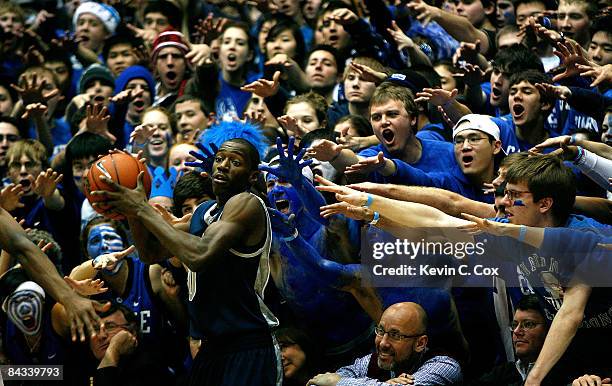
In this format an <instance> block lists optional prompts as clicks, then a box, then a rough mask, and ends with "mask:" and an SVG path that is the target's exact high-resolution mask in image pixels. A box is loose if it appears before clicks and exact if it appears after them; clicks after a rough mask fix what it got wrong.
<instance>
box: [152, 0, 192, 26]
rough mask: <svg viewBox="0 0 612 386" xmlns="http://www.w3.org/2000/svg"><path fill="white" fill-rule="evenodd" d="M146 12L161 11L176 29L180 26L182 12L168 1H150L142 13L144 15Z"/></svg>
mask: <svg viewBox="0 0 612 386" xmlns="http://www.w3.org/2000/svg"><path fill="white" fill-rule="evenodd" d="M147 13H161V14H162V15H164V16H165V17H167V18H168V23H169V24H170V25H171V26H172V27H173V28H174V29H175V30H177V31H178V30H180V29H181V27H182V24H183V13H182V12H181V10H180V9H179V8H178V7H177V6H176V5H174V4H173V3H172V2H170V1H165V0H161V1H150V2H149V3H148V4H147V6H146V7H145V10H144V12H143V13H142V15H143V16H146V15H147Z"/></svg>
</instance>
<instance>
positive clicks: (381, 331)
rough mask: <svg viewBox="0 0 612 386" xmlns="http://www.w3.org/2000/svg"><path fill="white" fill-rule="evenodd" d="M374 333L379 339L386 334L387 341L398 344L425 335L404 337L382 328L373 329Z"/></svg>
mask: <svg viewBox="0 0 612 386" xmlns="http://www.w3.org/2000/svg"><path fill="white" fill-rule="evenodd" d="M374 333H375V334H376V335H378V336H380V337H383V336H385V334H387V335H388V336H389V339H391V340H392V341H395V342H399V341H401V340H403V339H410V338H416V337H419V336H422V335H425V333H424V332H423V333H420V334H415V335H404V334H400V333H399V332H397V331H385V329H384V328H382V327H381V326H376V327H375V328H374Z"/></svg>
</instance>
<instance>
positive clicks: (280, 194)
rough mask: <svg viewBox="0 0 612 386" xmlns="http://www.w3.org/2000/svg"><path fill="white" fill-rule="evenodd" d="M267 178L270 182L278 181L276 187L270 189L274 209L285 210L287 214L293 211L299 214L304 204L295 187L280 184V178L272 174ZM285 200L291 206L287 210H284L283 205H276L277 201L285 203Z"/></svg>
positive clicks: (269, 197)
mask: <svg viewBox="0 0 612 386" xmlns="http://www.w3.org/2000/svg"><path fill="white" fill-rule="evenodd" d="M266 180H267V181H268V182H269V183H270V181H275V182H277V183H275V184H274V187H273V188H272V189H270V191H269V192H268V201H270V205H271V206H272V207H273V208H274V209H277V210H279V211H281V212H284V213H285V214H287V215H289V214H292V213H293V214H295V215H296V216H297V215H298V214H299V212H300V211H301V210H302V209H303V207H304V204H303V203H302V200H301V199H300V197H299V196H298V194H297V192H296V190H295V188H294V187H293V186H291V185H289V186H283V185H279V184H278V179H277V178H276V177H275V176H274V175H272V174H269V175H268V178H266ZM284 200H286V201H288V204H289V207H288V209H287V210H284V206H281V209H279V208H278V207H277V206H276V203H277V201H278V202H279V204H280V203H283V204H284V202H283V201H284Z"/></svg>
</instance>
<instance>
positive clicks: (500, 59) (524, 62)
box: [493, 44, 544, 74]
mask: <svg viewBox="0 0 612 386" xmlns="http://www.w3.org/2000/svg"><path fill="white" fill-rule="evenodd" d="M493 67H497V68H499V69H501V70H502V72H508V73H511V74H514V73H517V72H521V71H526V70H537V71H540V72H542V73H544V65H543V64H542V60H541V59H540V58H539V57H538V56H537V55H536V54H535V53H534V52H533V51H532V50H531V48H528V47H526V46H524V45H522V44H515V45H513V46H511V47H508V48H507V49H504V50H501V51H499V52H498V53H497V55H495V58H494V59H493Z"/></svg>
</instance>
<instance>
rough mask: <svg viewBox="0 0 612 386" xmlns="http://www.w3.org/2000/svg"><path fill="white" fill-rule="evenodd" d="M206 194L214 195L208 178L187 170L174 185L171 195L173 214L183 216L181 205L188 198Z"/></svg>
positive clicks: (200, 196)
mask: <svg viewBox="0 0 612 386" xmlns="http://www.w3.org/2000/svg"><path fill="white" fill-rule="evenodd" d="M206 195H208V196H210V197H214V196H215V194H214V193H213V190H212V183H211V181H210V178H204V177H202V176H201V175H200V173H198V172H195V171H190V172H187V173H186V174H185V175H183V176H182V177H181V178H179V179H178V181H177V183H176V186H175V187H174V192H173V196H172V200H173V202H174V206H173V208H172V209H173V212H174V215H175V216H176V217H179V218H180V217H182V216H183V214H182V212H181V207H182V206H183V203H184V202H185V201H186V200H188V199H190V198H195V199H200V198H202V197H204V196H206Z"/></svg>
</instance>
